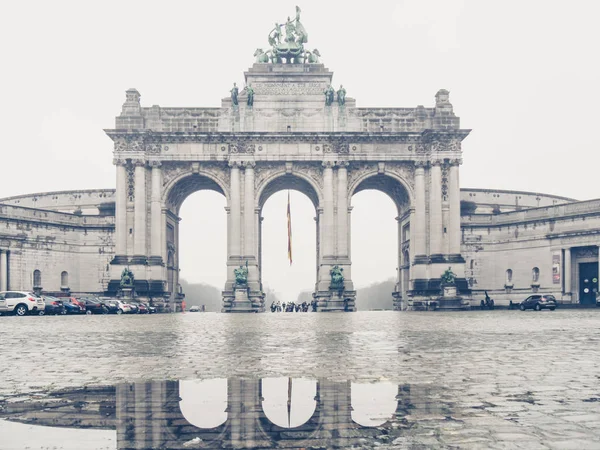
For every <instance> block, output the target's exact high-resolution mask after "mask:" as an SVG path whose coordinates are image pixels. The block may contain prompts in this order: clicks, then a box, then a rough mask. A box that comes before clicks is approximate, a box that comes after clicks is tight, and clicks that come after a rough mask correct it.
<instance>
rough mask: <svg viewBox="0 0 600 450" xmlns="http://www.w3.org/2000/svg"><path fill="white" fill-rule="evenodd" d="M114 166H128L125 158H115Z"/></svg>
mask: <svg viewBox="0 0 600 450" xmlns="http://www.w3.org/2000/svg"><path fill="white" fill-rule="evenodd" d="M113 164H114V165H115V166H125V165H126V164H127V160H126V159H123V158H113Z"/></svg>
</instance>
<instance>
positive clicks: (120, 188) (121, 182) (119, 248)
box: [113, 159, 127, 257]
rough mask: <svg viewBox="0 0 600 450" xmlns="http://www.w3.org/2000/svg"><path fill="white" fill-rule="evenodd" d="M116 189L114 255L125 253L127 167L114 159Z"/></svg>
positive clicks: (123, 162) (123, 254) (122, 161)
mask: <svg viewBox="0 0 600 450" xmlns="http://www.w3.org/2000/svg"><path fill="white" fill-rule="evenodd" d="M113 163H114V164H115V165H116V166H117V190H116V192H115V197H116V198H115V255H116V256H117V257H119V256H125V255H127V169H126V168H125V160H122V159H115V160H114V161H113Z"/></svg>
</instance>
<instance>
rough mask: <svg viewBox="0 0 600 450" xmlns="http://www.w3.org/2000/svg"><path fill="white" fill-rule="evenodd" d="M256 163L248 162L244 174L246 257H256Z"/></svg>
mask: <svg viewBox="0 0 600 450" xmlns="http://www.w3.org/2000/svg"><path fill="white" fill-rule="evenodd" d="M255 165H256V164H255V163H254V162H250V161H248V162H246V164H245V166H246V170H245V174H244V252H243V253H244V256H245V257H254V256H255V252H254V238H255V230H254V221H255V217H254V166H255Z"/></svg>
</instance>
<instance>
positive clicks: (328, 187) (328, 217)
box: [322, 161, 335, 258]
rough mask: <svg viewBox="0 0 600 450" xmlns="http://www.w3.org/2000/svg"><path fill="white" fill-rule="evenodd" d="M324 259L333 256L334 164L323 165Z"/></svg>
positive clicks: (325, 163)
mask: <svg viewBox="0 0 600 450" xmlns="http://www.w3.org/2000/svg"><path fill="white" fill-rule="evenodd" d="M323 167H324V169H323V191H324V192H323V236H322V242H323V255H322V257H323V258H327V257H332V256H333V248H334V238H335V232H334V222H333V219H334V215H333V162H331V161H325V162H324V163H323Z"/></svg>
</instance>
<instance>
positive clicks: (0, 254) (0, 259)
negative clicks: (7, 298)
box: [0, 250, 8, 291]
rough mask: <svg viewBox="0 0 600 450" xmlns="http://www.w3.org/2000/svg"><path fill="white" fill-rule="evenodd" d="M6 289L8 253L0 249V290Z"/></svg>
mask: <svg viewBox="0 0 600 450" xmlns="http://www.w3.org/2000/svg"><path fill="white" fill-rule="evenodd" d="M6 290H8V253H7V251H6V250H0V291H6Z"/></svg>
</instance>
